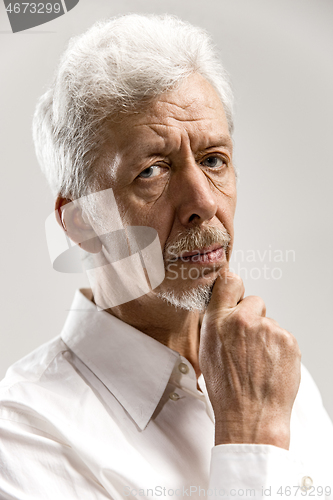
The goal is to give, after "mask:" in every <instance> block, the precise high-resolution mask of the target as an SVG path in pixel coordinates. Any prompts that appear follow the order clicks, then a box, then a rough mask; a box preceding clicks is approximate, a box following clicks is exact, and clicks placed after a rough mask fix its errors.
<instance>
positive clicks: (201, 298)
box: [157, 284, 213, 312]
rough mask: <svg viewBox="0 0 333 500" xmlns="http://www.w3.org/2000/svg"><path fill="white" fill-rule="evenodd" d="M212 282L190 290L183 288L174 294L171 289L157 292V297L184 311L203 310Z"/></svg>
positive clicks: (206, 304) (209, 294)
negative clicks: (178, 293) (177, 293)
mask: <svg viewBox="0 0 333 500" xmlns="http://www.w3.org/2000/svg"><path fill="white" fill-rule="evenodd" d="M212 289H213V284H210V285H208V284H207V285H200V286H198V287H196V288H192V289H190V290H185V291H182V292H181V293H180V295H176V293H175V292H174V291H173V290H167V291H165V292H161V293H158V294H157V297H159V298H160V299H162V300H164V301H165V302H167V303H168V304H170V305H171V306H174V307H176V308H177V309H184V310H186V311H193V312H194V311H198V312H204V311H205V310H206V308H207V306H208V304H209V301H210V298H211V295H212Z"/></svg>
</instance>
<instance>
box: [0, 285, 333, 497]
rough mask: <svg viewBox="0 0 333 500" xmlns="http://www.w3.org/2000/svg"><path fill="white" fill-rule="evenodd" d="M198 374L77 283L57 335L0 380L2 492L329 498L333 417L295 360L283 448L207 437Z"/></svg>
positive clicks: (208, 417) (207, 416) (210, 421)
mask: <svg viewBox="0 0 333 500" xmlns="http://www.w3.org/2000/svg"><path fill="white" fill-rule="evenodd" d="M84 293H85V294H87V292H84ZM198 384H199V386H200V388H201V391H199V390H198V389H197V380H196V376H195V372H194V369H193V367H192V365H191V364H190V363H189V362H188V360H187V359H185V358H183V357H182V356H180V355H179V354H178V353H177V352H175V351H173V350H171V349H169V348H167V347H165V346H164V345H162V344H160V343H159V342H157V341H156V340H154V339H152V338H151V337H149V336H148V335H145V334H144V333H142V332H140V331H138V330H136V329H135V328H133V327H131V326H129V325H128V324H126V323H124V322H122V321H120V320H119V319H117V318H115V317H113V316H111V315H110V314H108V313H107V312H105V311H97V309H96V307H95V305H94V304H93V303H92V302H91V301H90V300H89V299H88V298H87V296H85V295H84V294H83V293H82V292H77V293H76V296H75V299H74V303H73V305H72V308H71V311H70V314H69V316H68V319H67V321H66V324H65V326H64V329H63V331H62V333H61V336H59V337H57V338H55V339H54V340H52V341H50V342H48V343H47V344H45V345H43V346H41V347H40V348H39V349H37V350H36V351H34V352H33V353H31V354H30V355H28V356H26V357H25V358H23V359H22V360H21V361H19V362H17V363H16V364H14V365H13V366H12V367H11V368H10V369H9V370H8V372H7V375H6V378H5V379H4V380H3V381H2V383H1V385H0V471H1V472H0V498H1V500H9V499H10V500H14V499H15V500H67V499H68V500H70V499H78V500H102V499H110V498H111V499H114V500H119V499H124V498H149V499H151V498H154V499H158V498H171V497H175V498H179V497H180V498H183V497H186V498H189V497H191V498H195V499H199V498H205V497H211V498H223V499H230V498H251V499H254V498H255V499H259V498H260V499H263V498H274V499H279V498H287V497H288V498H289V497H290V498H294V497H297V498H298V497H303V498H304V497H309V498H318V499H319V498H321V499H323V498H326V499H328V498H330V499H333V451H332V450H333V427H332V424H331V422H330V420H329V418H328V416H327V413H326V412H325V410H324V408H323V406H322V401H321V397H320V394H319V392H318V389H317V387H316V386H315V384H314V382H313V380H312V378H311V376H310V375H309V373H308V372H307V370H306V369H305V368H304V367H302V381H301V386H300V389H299V392H298V395H297V398H296V401H295V404H294V408H293V413H292V420H291V443H290V450H289V451H286V450H284V449H281V448H277V447H275V446H270V445H254V444H241V445H236V444H228V445H220V446H214V415H213V412H212V408H211V405H210V402H209V399H208V396H207V392H206V388H205V383H204V380H203V377H202V376H201V377H200V378H199V380H198ZM306 487H307V488H308V489H305V488H306ZM302 488H303V489H302ZM330 488H331V493H330Z"/></svg>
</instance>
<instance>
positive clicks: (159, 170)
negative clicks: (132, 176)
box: [138, 165, 167, 179]
mask: <svg viewBox="0 0 333 500" xmlns="http://www.w3.org/2000/svg"><path fill="white" fill-rule="evenodd" d="M166 170H167V168H166V167H162V166H161V165H151V166H150V167H148V168H145V169H144V170H142V172H141V173H140V174H139V175H138V178H141V179H151V178H152V177H159V176H160V175H162V174H163V173H165V171H166Z"/></svg>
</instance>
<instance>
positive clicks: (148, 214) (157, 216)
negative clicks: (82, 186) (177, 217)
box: [115, 192, 174, 245]
mask: <svg viewBox="0 0 333 500" xmlns="http://www.w3.org/2000/svg"><path fill="white" fill-rule="evenodd" d="M115 198H116V202H117V206H118V210H119V212H120V216H121V219H122V221H123V224H125V225H127V226H148V227H152V228H153V229H156V231H157V232H158V234H159V237H160V241H161V245H163V244H164V242H165V241H166V239H167V237H168V235H169V233H170V231H171V228H172V224H173V220H174V212H173V209H172V206H171V205H170V203H167V202H166V200H164V199H162V198H158V199H157V200H156V201H152V202H150V203H149V202H147V201H146V200H143V199H142V198H141V197H140V198H139V197H138V196H136V195H135V194H133V193H129V192H128V193H122V195H121V196H120V195H119V194H118V195H117V193H115Z"/></svg>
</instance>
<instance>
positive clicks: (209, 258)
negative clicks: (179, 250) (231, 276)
mask: <svg viewBox="0 0 333 500" xmlns="http://www.w3.org/2000/svg"><path fill="white" fill-rule="evenodd" d="M224 258H225V251H224V248H223V247H222V246H221V244H219V243H218V244H214V245H211V246H209V247H204V248H200V249H198V250H193V251H191V252H184V253H183V254H181V255H180V257H178V260H181V261H182V262H191V263H192V264H207V263H213V262H218V261H220V260H222V259H224Z"/></svg>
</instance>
